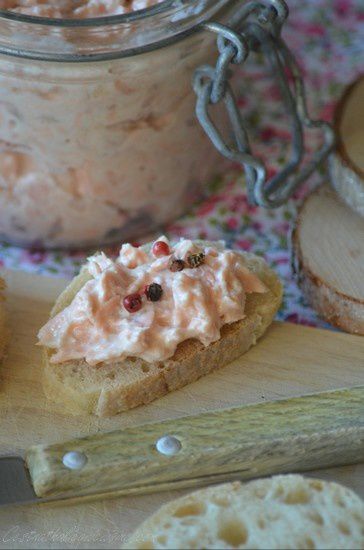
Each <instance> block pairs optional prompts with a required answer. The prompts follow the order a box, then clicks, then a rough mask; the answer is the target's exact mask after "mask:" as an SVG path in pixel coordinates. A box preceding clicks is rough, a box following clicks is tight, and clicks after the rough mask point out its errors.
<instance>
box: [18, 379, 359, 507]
mask: <svg viewBox="0 0 364 550" xmlns="http://www.w3.org/2000/svg"><path fill="white" fill-rule="evenodd" d="M168 435H173V437H175V438H177V440H178V441H179V442H180V445H181V448H180V449H179V451H178V452H177V454H175V455H172V456H165V455H163V454H161V453H159V452H158V451H157V449H156V442H157V441H158V440H159V439H160V438H162V437H165V436H168ZM74 451H76V452H78V453H82V456H84V457H85V464H84V465H83V467H81V468H80V469H69V468H67V467H66V466H65V465H64V464H63V457H64V456H65V455H66V453H69V452H74ZM363 457H364V386H357V387H355V388H351V389H347V390H338V391H332V392H325V393H319V394H314V395H309V396H304V397H296V398H290V399H286V400H280V401H273V402H271V403H269V402H268V403H259V404H258V405H246V406H243V407H238V408H233V409H224V410H220V411H215V412H212V413H204V414H200V415H197V416H196V415H194V416H186V417H184V418H180V419H175V420H165V421H164V422H157V423H148V424H144V425H142V426H136V427H134V428H127V429H125V430H116V431H113V432H108V433H98V434H96V435H94V436H89V437H85V438H82V439H73V440H71V441H68V442H65V443H58V444H53V445H47V444H45V445H36V446H33V447H31V448H30V449H29V450H28V451H27V453H26V461H27V464H28V467H29V471H30V475H31V479H32V482H33V486H34V489H35V491H36V493H37V495H38V496H41V497H44V498H67V497H75V496H76V497H77V496H82V495H97V494H99V495H101V494H108V495H109V496H110V495H112V494H113V493H117V494H118V495H119V496H121V495H123V496H128V495H134V494H145V493H155V492H159V491H161V490H167V489H171V488H183V489H184V488H185V487H198V486H199V485H208V484H212V483H217V482H221V481H231V480H232V479H236V478H237V477H238V478H239V479H244V480H246V479H252V478H254V477H261V476H264V475H272V474H278V473H285V472H290V471H292V470H293V469H294V470H295V471H299V472H301V471H307V470H310V469H312V468H313V467H314V468H318V467H320V468H321V467H328V466H341V465H345V464H355V463H357V462H360V461H361V460H362V458H363Z"/></svg>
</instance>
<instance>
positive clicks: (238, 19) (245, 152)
mask: <svg viewBox="0 0 364 550" xmlns="http://www.w3.org/2000/svg"><path fill="white" fill-rule="evenodd" d="M287 16H288V8H287V6H286V4H285V2H283V0H264V1H261V2H248V4H246V5H244V6H242V7H241V8H240V9H239V10H238V12H237V13H236V14H235V16H234V17H233V20H232V23H231V25H232V26H231V27H227V26H225V25H220V24H218V23H214V22H210V23H205V24H204V25H203V28H204V29H206V30H208V31H210V32H214V33H215V34H217V35H218V37H217V47H218V51H219V57H218V60H217V63H216V66H215V67H212V66H210V65H204V66H202V67H199V68H198V69H196V71H195V74H194V78H193V87H194V90H195V93H196V96H197V103H196V115H197V118H198V120H199V122H200V124H201V126H202V127H203V129H204V130H205V132H206V134H207V135H208V136H209V138H210V139H211V141H212V142H213V144H214V145H215V147H216V148H217V149H218V150H219V151H220V153H221V154H222V155H224V156H225V157H226V158H228V159H230V160H232V161H235V162H238V163H240V164H241V165H242V166H243V168H244V170H245V174H246V181H247V188H248V196H249V199H250V201H251V202H252V203H255V204H257V205H260V206H264V207H266V208H276V207H278V206H281V205H282V204H284V203H285V202H286V201H287V200H288V199H289V197H290V196H291V195H292V194H293V193H294V191H295V190H296V189H297V187H298V186H299V185H300V184H301V183H302V182H303V181H305V180H306V179H307V178H308V177H309V176H310V175H311V174H312V172H313V171H314V170H315V169H316V168H317V166H318V165H319V164H320V163H321V162H322V161H323V160H324V159H325V158H326V157H327V155H328V154H329V152H330V151H331V149H332V147H333V145H334V142H335V136H334V131H333V129H332V128H331V126H330V124H328V123H327V122H324V121H316V120H312V119H311V118H310V117H309V114H308V110H307V105H306V98H305V90H304V84H303V80H302V76H301V73H300V70H299V68H298V66H297V63H296V61H295V59H294V56H293V54H292V53H291V52H290V50H289V49H288V47H287V46H286V44H285V43H284V41H283V40H282V38H281V37H280V33H281V28H282V25H283V23H284V21H285V19H286V18H287ZM251 49H259V50H261V51H262V52H263V54H264V55H265V56H266V57H267V59H268V61H269V63H270V65H271V67H272V69H273V71H274V74H275V75H277V78H278V83H279V85H280V89H281V92H282V96H283V99H284V103H285V106H286V109H287V111H288V113H289V114H290V116H291V121H292V153H291V158H290V160H289V161H288V163H287V165H286V166H285V167H284V168H283V169H282V170H281V171H280V172H279V173H278V174H277V175H275V176H274V177H273V178H271V179H270V180H269V181H266V170H265V167H264V165H263V164H262V162H261V161H259V160H257V159H255V158H254V156H253V155H252V154H251V150H250V146H249V139H248V135H247V132H246V130H245V128H244V124H243V119H242V116H241V113H240V111H239V108H238V105H237V102H236V99H235V97H234V94H233V91H232V89H231V86H230V83H229V80H230V78H231V74H232V72H231V69H230V66H231V64H242V63H244V62H245V60H246V59H247V57H248V55H249V51H250V50H251ZM286 68H288V70H289V71H290V73H291V74H292V76H293V90H292V89H291V87H290V85H289V83H288V80H287V77H286V74H285V70H286ZM220 102H223V103H224V105H225V108H226V110H227V114H228V117H229V121H230V123H231V126H232V131H233V136H234V142H235V143H234V144H233V145H229V144H228V143H227V142H226V140H225V139H224V138H223V136H222V135H221V133H220V131H219V130H218V128H217V127H216V125H215V124H214V122H213V120H212V118H211V116H210V112H209V111H210V106H211V105H214V104H217V103H220ZM304 127H307V128H320V129H322V130H323V133H324V143H323V145H322V147H321V148H320V149H319V150H318V151H316V153H315V154H314V155H313V157H312V159H311V160H310V161H309V162H307V163H306V164H304V165H302V161H303V158H304V152H305V147H304Z"/></svg>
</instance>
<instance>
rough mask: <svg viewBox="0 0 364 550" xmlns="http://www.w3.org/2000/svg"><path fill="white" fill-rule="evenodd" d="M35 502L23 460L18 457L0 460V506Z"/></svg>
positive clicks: (6, 457) (36, 498)
mask: <svg viewBox="0 0 364 550" xmlns="http://www.w3.org/2000/svg"><path fill="white" fill-rule="evenodd" d="M37 500H39V498H38V497H37V495H36V494H35V491H34V488H33V485H32V482H31V479H30V475H29V471H28V469H27V467H26V464H25V462H24V460H23V459H22V458H21V457H20V456H5V457H2V458H0V505H2V504H29V503H31V502H36V501H37Z"/></svg>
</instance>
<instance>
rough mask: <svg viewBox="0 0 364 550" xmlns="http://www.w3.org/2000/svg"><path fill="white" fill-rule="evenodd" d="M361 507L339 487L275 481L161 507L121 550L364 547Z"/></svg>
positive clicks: (205, 492)
mask: <svg viewBox="0 0 364 550" xmlns="http://www.w3.org/2000/svg"><path fill="white" fill-rule="evenodd" d="M363 528H364V503H363V501H362V500H361V499H360V498H359V497H358V496H357V495H356V494H355V493H353V492H352V491H350V490H349V489H347V488H346V487H343V486H342V485H339V484H337V483H329V482H325V481H321V480H318V479H309V478H304V477H302V476H299V475H285V476H275V477H272V478H270V479H259V480H256V481H252V482H250V483H247V484H245V485H242V484H241V483H239V482H234V483H228V484H225V485H219V486H216V487H209V488H208V489H202V490H200V491H197V492H195V493H192V494H190V495H188V496H185V497H182V498H180V499H177V500H175V501H173V502H170V503H168V504H166V505H165V506H163V507H162V508H161V509H160V510H159V511H158V512H156V513H155V514H154V515H152V516H151V517H150V518H148V519H147V520H146V521H145V522H144V523H143V524H142V525H141V526H140V527H139V528H138V529H137V530H136V531H135V533H134V534H133V535H132V537H131V538H130V539H129V541H128V542H127V544H126V545H125V546H124V548H130V549H142V548H143V549H147V548H168V549H170V550H172V549H174V548H176V549H177V548H186V549H188V548H221V549H223V548H257V549H259V548H263V549H266V548H271V549H275V548H277V549H282V548H302V549H305V548H325V549H330V548H364V531H363Z"/></svg>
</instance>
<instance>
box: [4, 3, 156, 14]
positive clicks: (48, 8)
mask: <svg viewBox="0 0 364 550" xmlns="http://www.w3.org/2000/svg"><path fill="white" fill-rule="evenodd" d="M159 2H162V0H48V1H43V0H2V1H1V2H0V8H1V9H4V10H10V11H15V12H17V13H22V14H24V15H36V16H38V17H61V18H73V17H74V18H84V17H102V16H106V15H121V14H124V13H129V12H131V11H136V10H142V9H145V8H149V7H150V6H153V5H155V4H159Z"/></svg>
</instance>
